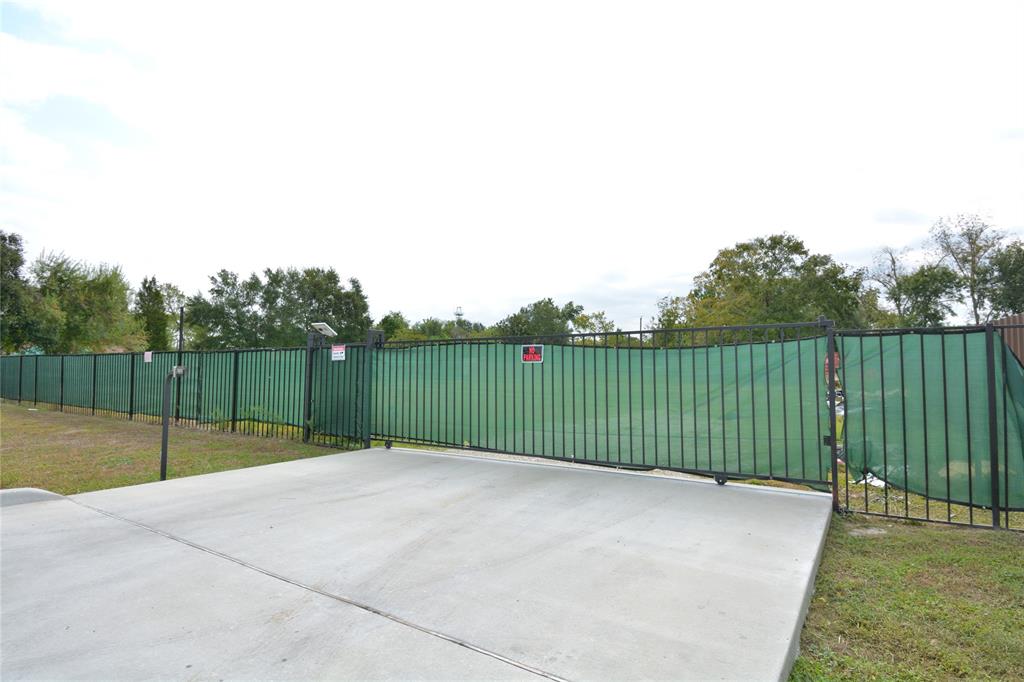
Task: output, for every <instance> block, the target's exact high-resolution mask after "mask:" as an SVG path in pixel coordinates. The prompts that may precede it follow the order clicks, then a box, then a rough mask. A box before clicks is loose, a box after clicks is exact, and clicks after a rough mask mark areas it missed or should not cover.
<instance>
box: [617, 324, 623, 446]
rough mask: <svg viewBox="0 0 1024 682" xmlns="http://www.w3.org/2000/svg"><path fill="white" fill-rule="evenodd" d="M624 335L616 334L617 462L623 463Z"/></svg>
mask: <svg viewBox="0 0 1024 682" xmlns="http://www.w3.org/2000/svg"><path fill="white" fill-rule="evenodd" d="M621 338H622V334H620V333H618V332H616V334H615V441H616V443H615V461H616V462H620V463H621V462H622V353H620V352H619V340H620V339H621Z"/></svg>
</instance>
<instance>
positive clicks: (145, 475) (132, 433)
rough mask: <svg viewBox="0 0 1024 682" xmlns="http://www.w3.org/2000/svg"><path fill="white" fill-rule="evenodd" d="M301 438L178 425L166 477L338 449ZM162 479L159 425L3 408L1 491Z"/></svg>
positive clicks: (70, 489) (67, 490) (66, 489)
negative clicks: (295, 439)
mask: <svg viewBox="0 0 1024 682" xmlns="http://www.w3.org/2000/svg"><path fill="white" fill-rule="evenodd" d="M339 449H341V448H337V449H333V450H332V449H331V448H325V447H322V446H316V445H306V444H303V443H302V441H291V440H281V439H278V438H259V437H256V436H243V435H238V434H232V433H221V432H216V431H199V430H195V429H189V428H172V429H171V432H170V444H169V448H168V458H167V459H168V463H167V477H168V478H177V477H179V476H194V475H195V474H208V473H211V472H214V471H224V470H227V469H240V468H242V467H250V466H257V465H259V464H272V463H274V462H283V461H287V460H292V459H300V458H302V457H317V456H319V455H327V454H330V453H332V452H337V451H338V450H339ZM159 479H160V426H159V425H158V424H146V423H140V422H130V421H127V420H125V419H116V418H111V417H93V416H91V415H77V414H67V413H62V412H55V411H52V410H47V409H42V408H41V409H39V410H38V411H34V410H31V409H30V408H28V407H25V406H18V405H15V404H12V403H8V402H5V403H3V405H2V408H0V488H23V487H32V488H45V489H46V490H52V491H53V492H56V493H61V494H65V495H70V494H72V493H82V492H87V491H90V490H100V489H103V488H116V487H118V486H123V485H135V484H136V483H148V482H149V481H157V480H159Z"/></svg>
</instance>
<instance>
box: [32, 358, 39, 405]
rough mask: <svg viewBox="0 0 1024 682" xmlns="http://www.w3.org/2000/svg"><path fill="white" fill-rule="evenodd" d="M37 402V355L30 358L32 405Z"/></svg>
mask: <svg viewBox="0 0 1024 682" xmlns="http://www.w3.org/2000/svg"><path fill="white" fill-rule="evenodd" d="M38 404H39V356H38V355H36V356H35V357H33V358H32V405H38Z"/></svg>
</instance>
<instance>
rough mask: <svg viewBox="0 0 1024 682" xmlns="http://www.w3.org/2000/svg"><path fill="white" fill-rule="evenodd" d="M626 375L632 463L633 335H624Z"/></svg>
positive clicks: (631, 460)
mask: <svg viewBox="0 0 1024 682" xmlns="http://www.w3.org/2000/svg"><path fill="white" fill-rule="evenodd" d="M626 362H627V364H626V377H627V379H628V381H629V386H628V390H627V395H628V396H629V463H630V464H632V463H633V337H632V336H627V337H626Z"/></svg>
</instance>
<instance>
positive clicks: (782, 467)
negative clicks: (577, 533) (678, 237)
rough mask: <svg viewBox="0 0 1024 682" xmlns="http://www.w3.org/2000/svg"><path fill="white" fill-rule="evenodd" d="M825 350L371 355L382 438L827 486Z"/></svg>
mask: <svg viewBox="0 0 1024 682" xmlns="http://www.w3.org/2000/svg"><path fill="white" fill-rule="evenodd" d="M825 346H826V339H825V338H824V337H818V338H810V339H803V340H799V341H797V340H793V341H785V342H781V341H780V342H775V343H749V344H737V345H732V344H723V345H715V346H707V347H698V348H692V347H679V348H643V349H641V348H636V347H632V348H616V347H609V346H597V345H583V344H581V343H577V344H574V345H547V346H546V347H545V352H544V359H543V362H542V363H524V362H522V358H521V350H522V347H521V345H518V344H508V343H496V342H491V341H472V342H460V343H446V344H424V345H413V346H408V347H392V346H385V347H384V348H383V349H378V350H376V351H375V352H374V391H373V399H374V408H373V431H374V433H375V434H378V435H380V436H382V437H384V438H392V439H395V440H409V441H421V442H429V443H439V444H447V445H454V446H457V447H471V448H482V449H490V450H500V451H504V452H512V453H521V454H529V455H542V456H549V457H557V458H568V459H576V460H584V461H599V462H612V463H616V464H627V465H628V464H633V465H641V466H655V467H671V468H676V469H691V470H700V471H714V472H723V473H735V474H746V475H756V476H772V477H777V478H789V479H795V480H805V481H813V482H824V481H825V480H827V478H828V475H829V469H830V462H829V448H828V447H826V446H823V445H822V443H823V436H825V435H827V434H828V433H829V427H828V414H829V412H828V404H827V395H828V394H827V387H826V386H825V383H824V382H825V374H824V371H823V363H824V357H825Z"/></svg>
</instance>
